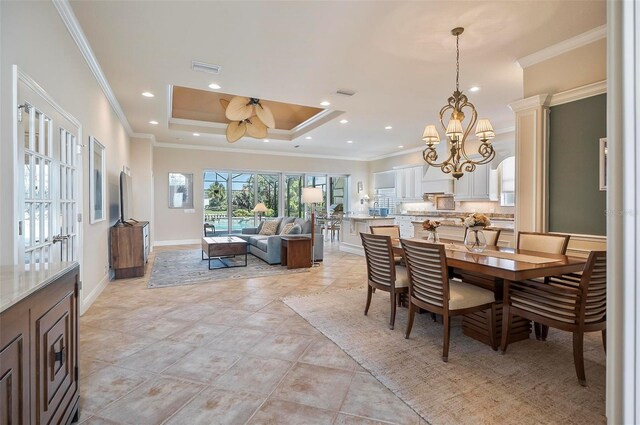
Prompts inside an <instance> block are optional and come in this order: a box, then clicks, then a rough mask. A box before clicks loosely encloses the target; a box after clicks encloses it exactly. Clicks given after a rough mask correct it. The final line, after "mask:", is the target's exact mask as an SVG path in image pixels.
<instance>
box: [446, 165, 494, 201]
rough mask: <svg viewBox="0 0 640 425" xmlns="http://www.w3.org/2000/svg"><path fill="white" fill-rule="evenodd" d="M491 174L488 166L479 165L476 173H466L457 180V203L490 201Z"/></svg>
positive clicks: (455, 186)
mask: <svg viewBox="0 0 640 425" xmlns="http://www.w3.org/2000/svg"><path fill="white" fill-rule="evenodd" d="M489 172H490V168H489V166H488V165H479V166H478V167H477V168H476V170H475V171H474V172H472V173H464V175H463V176H462V177H460V179H458V180H456V181H455V182H454V191H453V194H454V195H455V199H456V201H476V200H489V199H490V196H489V193H490V190H489V189H490V184H489Z"/></svg>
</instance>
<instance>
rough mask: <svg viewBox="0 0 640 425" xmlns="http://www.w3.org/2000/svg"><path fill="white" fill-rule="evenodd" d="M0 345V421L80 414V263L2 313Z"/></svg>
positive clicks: (52, 420) (55, 419) (66, 418)
mask: <svg viewBox="0 0 640 425" xmlns="http://www.w3.org/2000/svg"><path fill="white" fill-rule="evenodd" d="M0 347H2V348H1V349H0V424H2V425H5V424H6V425H9V424H35V425H40V424H60V423H70V422H71V419H72V418H73V417H74V416H76V417H77V412H78V405H79V390H78V266H77V265H76V266H75V267H73V268H72V269H71V270H69V271H68V272H66V273H64V274H62V275H61V276H60V277H58V278H56V279H55V280H53V281H52V282H50V283H48V284H46V285H44V286H42V287H41V288H39V289H37V290H36V291H35V292H33V293H31V294H30V295H28V296H27V297H26V298H24V299H21V300H20V301H18V302H17V303H16V304H15V305H12V306H11V307H9V308H8V309H6V310H4V311H3V312H2V313H0Z"/></svg>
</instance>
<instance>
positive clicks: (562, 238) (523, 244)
mask: <svg viewBox="0 0 640 425" xmlns="http://www.w3.org/2000/svg"><path fill="white" fill-rule="evenodd" d="M570 237H571V236H570V235H561V234H556V233H537V232H518V243H517V248H518V249H524V250H527V251H538V252H546V253H548V254H562V255H564V254H566V253H567V246H568V245H569V238H570Z"/></svg>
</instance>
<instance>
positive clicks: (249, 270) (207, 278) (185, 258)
mask: <svg viewBox="0 0 640 425" xmlns="http://www.w3.org/2000/svg"><path fill="white" fill-rule="evenodd" d="M201 258H202V257H201V251H200V250H199V249H183V250H177V251H164V252H159V253H158V254H156V257H155V260H154V262H153V269H152V271H151V277H150V279H149V284H148V287H149V288H165V287H168V286H180V285H193V284H195V283H202V282H211V281H220V280H232V279H249V278H254V277H263V276H275V275H281V274H293V273H306V272H308V271H309V269H291V270H289V269H287V268H286V267H282V266H280V265H279V264H275V265H269V264H267V263H265V262H264V261H262V260H261V259H259V258H257V257H254V256H253V255H251V254H248V255H247V266H246V267H229V268H220V269H215V270H209V262H208V261H207V260H202V259H201ZM234 260H235V261H240V262H242V263H244V257H240V256H238V257H236V258H235V259H230V261H234ZM211 264H212V266H214V267H216V266H220V265H221V264H220V262H219V261H213V260H212V262H211Z"/></svg>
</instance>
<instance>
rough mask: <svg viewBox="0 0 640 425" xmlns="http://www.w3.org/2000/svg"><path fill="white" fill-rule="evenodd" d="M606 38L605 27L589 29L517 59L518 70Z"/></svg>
mask: <svg viewBox="0 0 640 425" xmlns="http://www.w3.org/2000/svg"><path fill="white" fill-rule="evenodd" d="M606 37H607V26H606V25H601V26H599V27H595V28H593V29H590V30H589V31H587V32H583V33H582V34H579V35H576V36H575V37H571V38H569V39H567V40H564V41H561V42H560V43H556V44H553V45H551V46H549V47H546V48H544V49H542V50H539V51H537V52H535V53H532V54H530V55H527V56H524V57H522V58H520V59H518V60H517V61H516V63H517V64H518V65H519V66H520V68H522V69H524V68H527V67H529V66H531V65H535V64H537V63H540V62H544V61H546V60H548V59H551V58H554V57H556V56H559V55H561V54H563V53H566V52H569V51H571V50H573V49H577V48H578V47H582V46H586V45H587V44H591V43H593V42H594V41H598V40H601V39H603V38H606Z"/></svg>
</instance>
